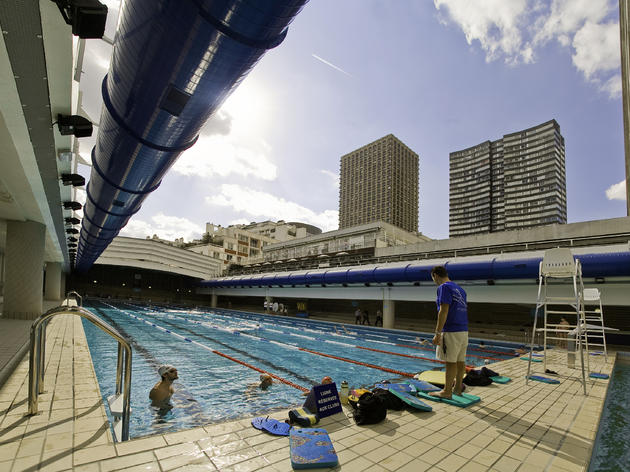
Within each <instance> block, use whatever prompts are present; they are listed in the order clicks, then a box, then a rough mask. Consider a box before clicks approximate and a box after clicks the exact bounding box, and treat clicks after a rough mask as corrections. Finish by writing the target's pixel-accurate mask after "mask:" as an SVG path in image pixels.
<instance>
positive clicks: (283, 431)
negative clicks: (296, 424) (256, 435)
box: [262, 418, 291, 436]
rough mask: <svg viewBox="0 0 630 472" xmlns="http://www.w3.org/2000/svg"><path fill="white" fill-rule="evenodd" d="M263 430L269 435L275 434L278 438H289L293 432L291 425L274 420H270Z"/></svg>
mask: <svg viewBox="0 0 630 472" xmlns="http://www.w3.org/2000/svg"><path fill="white" fill-rule="evenodd" d="M262 429H263V430H264V431H267V432H268V433H271V434H275V435H276V436H288V435H289V431H290V430H291V425H290V424H289V423H285V422H284V421H278V420H274V419H273V418H268V419H267V421H265V422H264V424H263V425H262Z"/></svg>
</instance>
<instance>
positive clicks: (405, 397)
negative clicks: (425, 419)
mask: <svg viewBox="0 0 630 472" xmlns="http://www.w3.org/2000/svg"><path fill="white" fill-rule="evenodd" d="M390 393H392V394H393V395H395V396H397V397H398V398H400V399H401V400H402V401H404V402H405V403H406V404H407V405H409V406H411V407H413V408H415V409H417V410H421V411H433V408H431V407H430V406H429V405H427V404H426V403H424V402H423V401H422V400H420V399H419V398H418V397H414V396H413V395H411V394H410V393H406V392H399V391H398V390H390Z"/></svg>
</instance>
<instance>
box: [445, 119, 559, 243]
mask: <svg viewBox="0 0 630 472" xmlns="http://www.w3.org/2000/svg"><path fill="white" fill-rule="evenodd" d="M449 174H450V179H449V235H450V236H451V237H456V236H467V235H471V234H479V233H490V232H497V231H505V230H513V229H525V228H533V227H536V226H541V225H548V224H558V223H560V224H563V223H566V222H567V199H566V173H565V152H564V138H563V137H562V135H561V134H560V125H558V123H557V122H556V121H555V120H551V121H547V122H545V123H542V124H540V125H537V126H534V127H532V128H528V129H525V130H522V131H517V132H515V133H510V134H506V135H504V136H503V138H502V139H499V140H497V141H484V142H482V143H480V144H477V145H476V146H473V147H470V148H467V149H464V150H461V151H455V152H452V153H450V155H449Z"/></svg>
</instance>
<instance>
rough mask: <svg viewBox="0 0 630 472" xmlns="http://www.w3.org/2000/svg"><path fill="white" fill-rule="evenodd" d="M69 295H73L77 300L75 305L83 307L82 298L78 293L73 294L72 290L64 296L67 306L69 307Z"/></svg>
mask: <svg viewBox="0 0 630 472" xmlns="http://www.w3.org/2000/svg"><path fill="white" fill-rule="evenodd" d="M70 295H74V297H75V298H76V299H77V301H78V302H79V303H77V305H79V306H83V297H82V296H81V295H79V293H78V292H75V291H74V290H72V291H70V292H68V293H67V294H66V304H67V306H70V300H69V299H70Z"/></svg>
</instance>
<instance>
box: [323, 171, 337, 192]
mask: <svg viewBox="0 0 630 472" xmlns="http://www.w3.org/2000/svg"><path fill="white" fill-rule="evenodd" d="M320 172H321V173H322V174H324V175H327V176H328V177H330V179H331V181H332V184H333V185H334V187H335V188H336V189H339V174H337V173H335V172H331V171H329V170H325V169H322V170H320Z"/></svg>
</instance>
